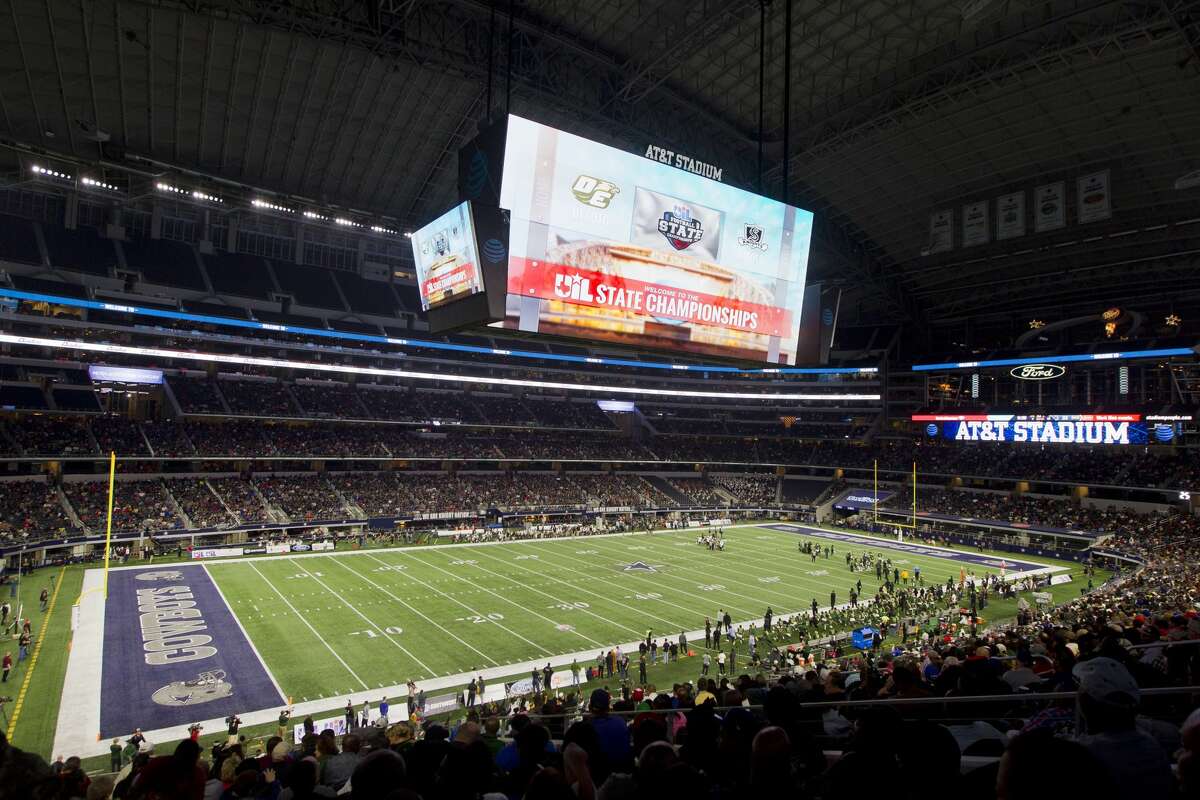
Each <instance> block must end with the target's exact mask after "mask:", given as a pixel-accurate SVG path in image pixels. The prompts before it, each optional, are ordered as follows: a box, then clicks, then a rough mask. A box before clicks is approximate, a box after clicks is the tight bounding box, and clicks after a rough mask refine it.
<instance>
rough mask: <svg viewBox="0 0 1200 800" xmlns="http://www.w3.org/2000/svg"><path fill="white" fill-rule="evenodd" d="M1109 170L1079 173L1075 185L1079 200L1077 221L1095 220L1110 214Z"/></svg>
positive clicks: (1106, 217) (1105, 217)
mask: <svg viewBox="0 0 1200 800" xmlns="http://www.w3.org/2000/svg"><path fill="white" fill-rule="evenodd" d="M1108 179H1109V172H1108V170H1106V169H1105V170H1101V171H1100V172H1093V173H1091V174H1090V175H1081V176H1080V177H1079V180H1078V182H1077V184H1076V187H1075V193H1076V194H1075V196H1076V197H1077V198H1078V201H1079V221H1080V222H1097V221H1099V220H1102V219H1108V218H1109V217H1111V216H1112V194H1111V193H1110V192H1109V186H1108Z"/></svg>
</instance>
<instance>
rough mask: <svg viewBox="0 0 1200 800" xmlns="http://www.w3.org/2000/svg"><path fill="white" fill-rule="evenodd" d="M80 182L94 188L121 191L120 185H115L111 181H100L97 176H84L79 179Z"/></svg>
mask: <svg viewBox="0 0 1200 800" xmlns="http://www.w3.org/2000/svg"><path fill="white" fill-rule="evenodd" d="M79 182H80V183H81V184H83V185H84V186H88V187H90V188H92V189H107V190H108V191H110V192H119V191H121V189H120V188H119V187H117V186H114V185H113V184H111V183H105V182H104V181H98V180H96V179H95V178H88V177H83V178H80V179H79Z"/></svg>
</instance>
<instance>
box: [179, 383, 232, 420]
mask: <svg viewBox="0 0 1200 800" xmlns="http://www.w3.org/2000/svg"><path fill="white" fill-rule="evenodd" d="M167 385H168V386H170V387H171V393H172V394H174V395H175V400H176V402H178V403H179V408H180V409H181V410H182V411H183V412H184V413H185V414H223V413H225V412H226V409H225V404H224V403H222V402H221V395H220V393H219V392H218V391H217V384H216V382H215V381H211V380H208V379H207V378H168V379H167Z"/></svg>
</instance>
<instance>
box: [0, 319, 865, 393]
mask: <svg viewBox="0 0 1200 800" xmlns="http://www.w3.org/2000/svg"><path fill="white" fill-rule="evenodd" d="M0 344H15V345H25V346H29V347H45V348H48V349H51V350H76V351H84V352H89V353H107V354H112V355H128V356H137V357H142V358H152V359H156V360H161V359H178V360H180V361H197V362H203V363H215V364H235V365H237V366H244V367H267V368H273V369H298V370H308V371H312V372H325V373H333V374H338V375H370V376H373V377H380V378H398V379H401V380H416V381H434V382H438V383H466V384H470V385H473V386H481V385H491V386H518V387H522V388H532V389H539V388H542V389H564V390H567V391H577V392H597V393H604V394H623V395H651V396H655V397H703V398H712V399H717V400H769V401H783V400H815V401H830V402H856V401H862V402H868V401H874V402H878V401H879V400H880V395H878V394H810V393H795V392H783V393H772V392H707V391H700V390H696V389H657V388H653V387H648V386H647V387H641V386H605V385H602V384H592V383H567V382H560V381H528V380H521V379H519V378H495V377H489V376H486V375H447V374H445V373H437V372H417V371H414V370H405V369H382V368H379V367H356V366H351V365H349V364H327V363H321V362H310V361H293V360H291V359H286V358H266V357H262V356H243V355H234V354H228V353H197V352H192V351H188V350H171V349H168V348H164V347H134V346H132V345H121V344H111V343H108V342H85V341H81V340H77V339H49V338H46V337H41V336H17V335H15V334H10V333H0Z"/></svg>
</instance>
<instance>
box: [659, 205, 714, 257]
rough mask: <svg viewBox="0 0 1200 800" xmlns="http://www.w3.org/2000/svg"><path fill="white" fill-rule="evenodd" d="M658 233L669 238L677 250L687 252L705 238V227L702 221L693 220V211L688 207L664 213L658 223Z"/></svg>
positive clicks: (680, 207)
mask: <svg viewBox="0 0 1200 800" xmlns="http://www.w3.org/2000/svg"><path fill="white" fill-rule="evenodd" d="M658 232H659V233H661V234H662V235H663V236H665V237H667V241H668V242H670V243H671V247H674V248H675V249H676V250H686V249H688V248H689V247H691V246H692V245H694V244H695V243H696V242H698V241H700V240H701V239H703V238H704V226H702V225H701V224H700V220H698V219H692V210H691V209H690V208H688V207H687V206H675V207H674V208H673V209H671V210H670V211H664V212H663V215H662V219H660V220H659V221H658Z"/></svg>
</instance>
